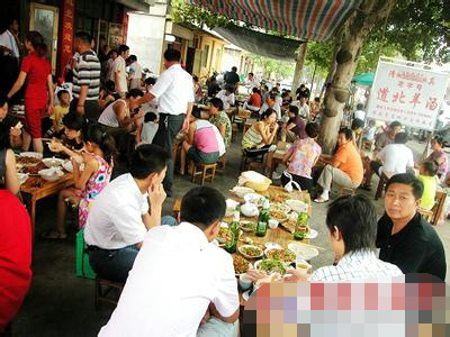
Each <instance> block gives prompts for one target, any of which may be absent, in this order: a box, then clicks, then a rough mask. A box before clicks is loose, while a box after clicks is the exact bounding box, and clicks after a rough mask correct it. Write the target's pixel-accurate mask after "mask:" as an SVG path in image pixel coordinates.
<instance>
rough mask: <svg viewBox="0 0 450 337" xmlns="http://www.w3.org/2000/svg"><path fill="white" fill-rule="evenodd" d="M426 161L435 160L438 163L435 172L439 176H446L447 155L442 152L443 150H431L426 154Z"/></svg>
mask: <svg viewBox="0 0 450 337" xmlns="http://www.w3.org/2000/svg"><path fill="white" fill-rule="evenodd" d="M426 161H435V162H437V163H439V167H438V171H437V174H438V175H439V176H440V177H444V178H445V177H446V176H447V172H448V156H447V153H445V152H444V150H442V151H433V152H431V154H430V155H429V156H428V158H427V159H426Z"/></svg>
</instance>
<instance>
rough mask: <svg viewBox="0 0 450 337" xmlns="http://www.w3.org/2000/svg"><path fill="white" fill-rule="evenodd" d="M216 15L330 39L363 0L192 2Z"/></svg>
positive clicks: (319, 38)
mask: <svg viewBox="0 0 450 337" xmlns="http://www.w3.org/2000/svg"><path fill="white" fill-rule="evenodd" d="M188 1H189V2H190V3H191V4H194V5H197V6H201V7H203V8H206V9H208V10H210V11H211V12H213V13H218V14H221V15H223V16H225V17H227V18H230V19H235V20H239V21H243V22H246V23H249V24H251V25H254V26H257V27H261V28H265V29H269V30H273V31H277V32H279V33H281V34H286V35H290V36H296V37H299V38H302V39H310V40H316V41H322V40H327V39H329V38H330V37H332V36H333V34H334V33H335V31H336V29H338V28H339V27H340V25H341V24H342V23H343V22H344V20H345V19H346V18H347V17H348V15H350V13H351V12H352V11H353V10H354V9H355V8H357V6H359V4H360V3H361V2H362V0H259V1H256V0H188Z"/></svg>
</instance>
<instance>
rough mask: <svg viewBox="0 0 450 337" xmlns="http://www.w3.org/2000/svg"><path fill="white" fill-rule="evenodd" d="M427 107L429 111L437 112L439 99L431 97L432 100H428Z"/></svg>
mask: <svg viewBox="0 0 450 337" xmlns="http://www.w3.org/2000/svg"><path fill="white" fill-rule="evenodd" d="M425 107H426V108H427V109H428V110H436V109H437V107H438V104H437V97H430V98H428V102H427V104H425Z"/></svg>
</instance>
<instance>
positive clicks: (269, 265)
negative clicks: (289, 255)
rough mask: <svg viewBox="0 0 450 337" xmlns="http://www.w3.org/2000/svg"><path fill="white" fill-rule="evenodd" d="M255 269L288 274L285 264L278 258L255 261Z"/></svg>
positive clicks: (268, 272) (269, 272)
mask: <svg viewBox="0 0 450 337" xmlns="http://www.w3.org/2000/svg"><path fill="white" fill-rule="evenodd" d="M254 266H255V269H256V270H259V271H263V272H265V273H267V274H273V273H279V274H281V275H283V274H286V270H287V269H286V266H285V264H284V263H283V262H282V261H280V260H276V259H262V260H259V261H256V262H255V265H254Z"/></svg>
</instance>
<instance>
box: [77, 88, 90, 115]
mask: <svg viewBox="0 0 450 337" xmlns="http://www.w3.org/2000/svg"><path fill="white" fill-rule="evenodd" d="M88 90H89V86H88V85H80V97H79V98H78V102H77V110H76V111H77V113H78V114H80V115H82V116H84V113H85V110H84V104H85V102H86V97H87V94H88Z"/></svg>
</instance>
